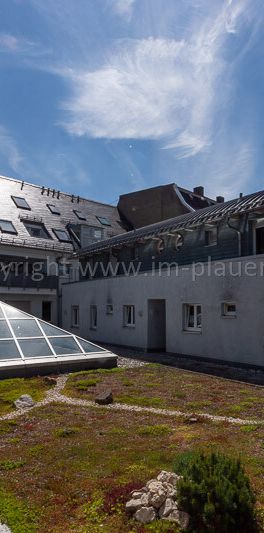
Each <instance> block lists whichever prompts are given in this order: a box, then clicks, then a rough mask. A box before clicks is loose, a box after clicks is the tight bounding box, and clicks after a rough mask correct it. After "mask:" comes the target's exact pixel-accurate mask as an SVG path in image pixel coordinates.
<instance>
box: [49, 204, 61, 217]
mask: <svg viewBox="0 0 264 533" xmlns="http://www.w3.org/2000/svg"><path fill="white" fill-rule="evenodd" d="M47 207H48V208H49V210H50V212H51V213H52V214H53V215H60V210H59V208H58V207H56V205H53V204H47Z"/></svg>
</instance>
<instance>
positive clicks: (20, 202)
mask: <svg viewBox="0 0 264 533" xmlns="http://www.w3.org/2000/svg"><path fill="white" fill-rule="evenodd" d="M12 200H13V201H14V202H15V204H16V206H17V207H20V208H21V209H30V207H29V205H28V203H27V201H26V200H25V198H20V197H19V196H12Z"/></svg>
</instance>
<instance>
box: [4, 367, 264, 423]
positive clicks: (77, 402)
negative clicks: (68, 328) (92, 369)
mask: <svg viewBox="0 0 264 533" xmlns="http://www.w3.org/2000/svg"><path fill="white" fill-rule="evenodd" d="M67 379H68V375H67V374H62V375H60V376H58V378H57V383H56V385H55V387H53V388H52V389H49V390H48V391H47V393H46V397H45V398H44V400H42V401H40V402H37V403H35V405H34V406H33V407H30V408H26V409H25V408H24V409H18V410H16V411H13V412H11V413H8V414H6V415H3V416H1V417H0V421H1V420H13V419H15V418H19V417H20V416H22V415H24V414H25V413H27V412H29V411H32V409H35V408H36V407H43V406H45V405H49V404H52V403H61V404H65V405H69V406H80V407H92V408H100V409H102V406H101V405H97V404H96V403H95V402H93V401H90V400H81V399H78V398H71V397H69V396H65V395H64V394H62V393H61V391H62V390H63V389H64V387H65V384H66V382H67ZM103 408H104V409H107V410H109V411H124V412H128V411H130V412H131V411H132V412H135V413H144V414H147V413H150V414H156V415H160V416H164V417H173V418H179V417H180V418H185V419H186V420H188V419H190V418H191V417H192V418H193V417H196V418H198V420H211V421H212V422H228V423H230V424H236V425H242V426H245V425H263V424H264V420H256V419H252V420H251V419H241V418H233V417H229V416H217V415H210V414H208V413H186V412H183V411H176V410H170V409H158V408H155V407H140V406H137V405H127V404H122V403H113V404H110V405H105V406H103Z"/></svg>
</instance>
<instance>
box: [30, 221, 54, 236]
mask: <svg viewBox="0 0 264 533" xmlns="http://www.w3.org/2000/svg"><path fill="white" fill-rule="evenodd" d="M24 226H25V228H26V229H27V231H28V233H29V234H30V235H31V237H37V238H39V239H50V238H51V237H50V235H49V233H48V232H47V230H46V228H45V226H44V224H37V223H36V222H24Z"/></svg>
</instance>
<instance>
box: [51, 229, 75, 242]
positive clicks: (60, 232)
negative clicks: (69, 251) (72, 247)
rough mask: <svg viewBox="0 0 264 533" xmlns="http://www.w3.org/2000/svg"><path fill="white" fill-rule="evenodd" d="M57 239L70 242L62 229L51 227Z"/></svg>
mask: <svg viewBox="0 0 264 533" xmlns="http://www.w3.org/2000/svg"><path fill="white" fill-rule="evenodd" d="M53 232H54V233H55V235H56V237H57V239H58V240H59V241H61V242H71V239H70V236H69V234H68V233H67V231H65V230H64V229H53Z"/></svg>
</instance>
